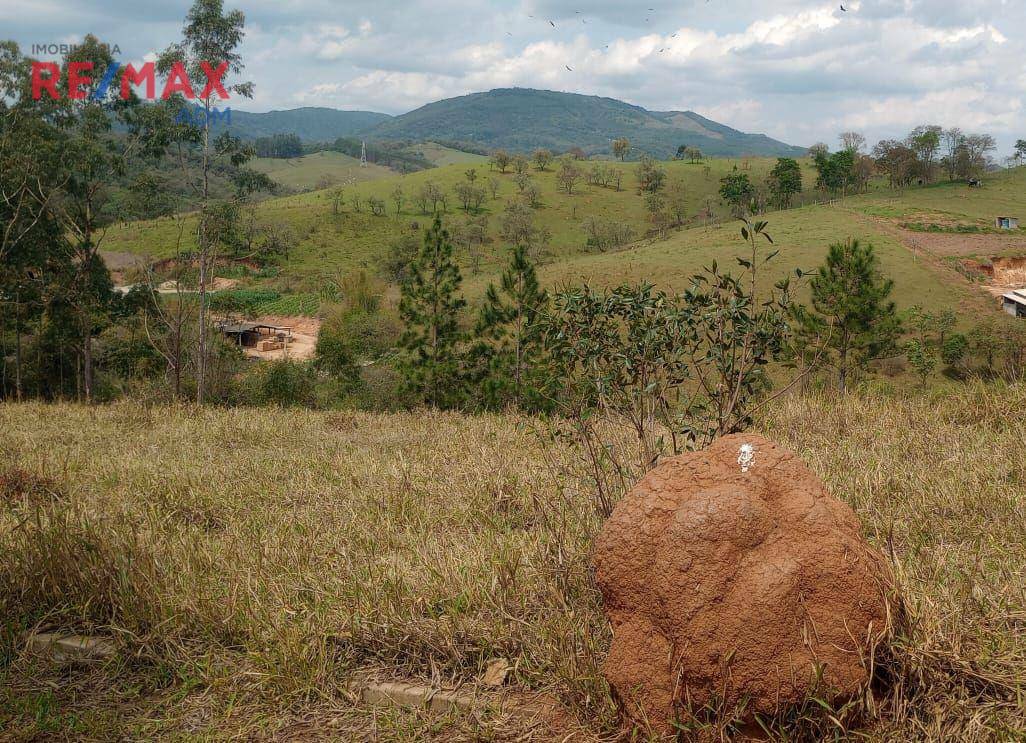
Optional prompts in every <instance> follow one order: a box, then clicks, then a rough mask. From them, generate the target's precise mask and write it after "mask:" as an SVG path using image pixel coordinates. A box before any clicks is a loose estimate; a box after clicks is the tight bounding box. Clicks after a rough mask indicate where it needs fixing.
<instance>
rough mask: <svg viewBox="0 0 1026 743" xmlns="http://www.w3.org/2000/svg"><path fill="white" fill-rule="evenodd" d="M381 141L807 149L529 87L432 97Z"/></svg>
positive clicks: (684, 115) (776, 152)
mask: <svg viewBox="0 0 1026 743" xmlns="http://www.w3.org/2000/svg"><path fill="white" fill-rule="evenodd" d="M365 134H366V136H368V137H373V138H380V139H406V140H412V141H423V140H431V139H438V138H439V137H444V138H445V139H447V140H450V141H459V142H472V143H474V144H478V145H484V146H486V147H490V148H497V147H503V148H507V149H510V150H515V151H528V150H532V149H534V148H536V147H547V148H549V149H551V150H554V151H557V152H560V151H565V150H567V149H569V148H570V147H575V146H576V147H581V148H582V149H584V150H585V151H586V152H588V153H608V152H609V150H610V143H611V142H612V140H613V139H616V138H617V137H627V138H628V139H630V140H631V145H632V147H633V149H634V152H635V153H640V152H646V153H648V154H650V155H653V156H655V157H659V158H667V157H671V156H672V155H673V154H674V153H675V152H676V151H677V148H678V147H679V146H680V145H682V144H686V145H689V146H693V147H698V148H699V149H700V150H702V152H703V153H705V154H706V155H712V156H719V157H730V156H740V155H767V156H798V155H803V154H805V148H803V147H795V146H792V145H788V144H785V143H783V142H779V141H777V140H775V139H771V138H769V137H767V136H766V135H764V134H746V133H745V132H740V131H738V130H736V129H731V128H730V127H728V126H724V125H723V124H718V123H716V122H715V121H711V120H709V119H706V118H705V117H703V116H699V115H698V114H696V113H694V112H692V111H648V110H646V109H644V108H642V107H640V106H634V105H631V104H629V103H624V102H623V101H618V100H616V99H613V98H600V97H598V96H589V95H580V94H577V93H559V92H556V91H551V90H532V89H528V88H500V89H496V90H491V91H488V92H487V93H472V94H470V95H465V96H460V97H458V98H448V99H446V100H442V101H437V102H435V103H429V104H427V105H426V106H421V107H420V108H418V109H416V110H415V111H410V112H409V113H406V114H403V115H401V116H396V117H392V118H389V119H386V120H384V121H382V122H381V123H378V124H377V125H376V126H374V127H373V128H372V129H370V130H368V131H367V132H365Z"/></svg>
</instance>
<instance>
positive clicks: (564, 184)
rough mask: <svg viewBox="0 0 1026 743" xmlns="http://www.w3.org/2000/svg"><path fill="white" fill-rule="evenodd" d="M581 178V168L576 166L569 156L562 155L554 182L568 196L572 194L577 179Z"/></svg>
mask: <svg viewBox="0 0 1026 743" xmlns="http://www.w3.org/2000/svg"><path fill="white" fill-rule="evenodd" d="M580 179H581V169H580V168H579V167H577V164H576V163H575V162H574V160H573V158H571V157H563V158H561V159H560V161H559V170H558V171H557V173H556V183H557V184H558V185H559V188H560V189H561V190H563V191H565V192H566V194H567V195H568V196H569V195H571V194H573V192H574V187H575V186H576V185H577V181H579V180H580Z"/></svg>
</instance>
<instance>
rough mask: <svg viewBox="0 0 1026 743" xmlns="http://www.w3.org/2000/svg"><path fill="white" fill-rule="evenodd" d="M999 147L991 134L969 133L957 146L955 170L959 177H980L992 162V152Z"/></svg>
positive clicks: (966, 178)
mask: <svg viewBox="0 0 1026 743" xmlns="http://www.w3.org/2000/svg"><path fill="white" fill-rule="evenodd" d="M996 147H997V142H995V141H994V137H992V136H991V135H989V134H968V135H966V136H964V137H963V138H962V141H961V142H960V143H959V145H958V147H956V148H955V162H954V171H955V175H956V176H957V177H958V178H962V179H965V180H968V179H970V178H978V177H979V176H980V175H981V174H982V173H983V172H984V171H985V170H986V169H987V166H988V164H989V163H990V153H991V152H993V151H994V149H995V148H996Z"/></svg>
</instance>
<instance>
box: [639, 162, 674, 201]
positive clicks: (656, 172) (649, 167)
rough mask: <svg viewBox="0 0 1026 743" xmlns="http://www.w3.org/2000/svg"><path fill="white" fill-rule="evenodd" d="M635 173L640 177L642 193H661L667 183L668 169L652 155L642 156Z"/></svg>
mask: <svg viewBox="0 0 1026 743" xmlns="http://www.w3.org/2000/svg"><path fill="white" fill-rule="evenodd" d="M634 174H635V175H636V176H637V179H638V190H639V191H640V192H641V193H649V194H652V193H659V192H660V191H662V190H663V186H664V184H665V183H666V171H665V170H663V168H662V167H660V166H659V164H658V163H657V162H656V161H655V160H653V159H652V158H650V157H643V158H641V162H640V163H638V167H637V168H635V171H634Z"/></svg>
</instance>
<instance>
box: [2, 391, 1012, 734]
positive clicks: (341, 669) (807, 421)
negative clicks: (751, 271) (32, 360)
mask: <svg viewBox="0 0 1026 743" xmlns="http://www.w3.org/2000/svg"><path fill="white" fill-rule="evenodd" d="M1024 409H1026V390H1024V389H1023V388H1021V387H1019V388H999V387H984V386H973V387H966V388H964V389H961V390H957V391H954V392H945V393H937V394H936V395H934V396H932V397H929V398H891V397H888V398H881V397H871V396H869V395H853V396H851V397H849V398H847V399H844V400H836V399H828V398H819V397H812V398H790V399H786V400H782V401H781V402H780V403H779V404H778V405H777V406H776V407H775V409H774V410H773V411H772V412H771V414H770V416H769V417H768V418H767V419H766V420H765V421H763V422H762V427H763V428H765V429H766V430H768V431H769V433H770V434H771V435H774V436H776V437H777V438H779V439H781V440H783V441H784V442H785V443H787V444H789V445H791V446H792V447H794V448H795V449H796V450H797V451H798V452H799V453H801V454H802V455H803V456H804V457H806V458H807V460H808V461H809V462H810V463H811V465H812V466H813V468H814V469H815V470H816V471H817V472H818V473H820V474H821V475H822V476H823V477H824V478H825V479H826V481H827V482H828V484H829V485H830V486H831V487H832V488H833V489H834V492H835V493H836V494H837V495H838V496H840V497H842V498H844V499H845V500H847V501H848V502H849V503H851V504H852V505H853V507H854V508H855V509H856V511H857V512H858V513H859V515H860V517H861V518H862V520H863V523H864V524H865V529H866V533H867V535H868V536H869V538H870V539H871V540H872V541H873V542H874V543H875V544H876V545H877V546H879V547H880V548H881V549H882V550H884V551H885V552H887V553H889V554H892V555H893V561H894V564H895V571H896V574H897V575H898V578H899V580H900V582H901V585H902V588H903V592H904V595H905V598H906V601H907V604H908V609H909V620H908V628H907V631H906V632H905V633H904V634H903V635H902V636H900V637H899V638H898V640H897V642H896V643H895V644H894V646H893V648H892V649H891V652H890V656H891V657H890V658H889V661H888V666H887V669H886V670H887V671H888V672H889V673H890V674H891V675H892V677H893V678H894V684H893V685H892V687H891V688H890V689H889V690H888V691H886V692H885V693H882V694H881V695H880V697H879V698H878V700H877V703H876V705H875V707H874V708H873V709H872V711H871V719H870V720H869V724H868V726H867V727H865V728H864V729H863V730H862V731H861V732H851V731H849V732H842V731H840V730H834V731H832V732H831V735H833V734H834V733H836V734H837V736H838V737H844V736H848V737H851V738H853V739H854V738H856V737H857V736H865V737H868V738H870V739H875V740H885V739H887V740H897V739H905V740H910V739H915V740H926V739H934V740H951V739H960V740H995V739H1012V738H1016V737H1019V736H1023V735H1026V722H1024V719H1026V701H1024V699H1026V682H1024V679H1026V631H1024V629H1026V595H1024V592H1026V588H1024V587H1026V575H1024V572H1026V546H1024V544H1026V543H1024V539H1023V534H1024V533H1026V514H1024V509H1026V506H1024V499H1023V491H1024V489H1026V488H1024V480H1026V422H1024V420H1023V418H1022V416H1021V411H1022V410H1024ZM1016 411H1020V413H1016ZM533 426H534V423H533V421H531V420H530V419H519V418H513V417H499V416H495V417H465V416H460V415H456V414H435V413H415V414H402V415H388V416H377V415H369V414H361V413H332V414H318V413H305V412H304V413H297V412H291V411H289V412H283V411H275V410H260V411H254V410H246V411H232V410H228V411H225V410H215V409H206V410H196V409H193V408H146V407H142V406H140V405H138V404H134V403H119V404H117V405H113V406H110V407H105V408H97V409H88V408H84V407H75V406H43V405H20V406H14V405H7V406H0V470H4V468H5V467H6V468H7V470H8V471H10V470H12V469H13V468H17V469H18V470H19V471H21V472H22V473H30V474H31V475H32V476H33V477H36V478H39V482H45V483H55V484H56V485H57V487H56V488H51V489H53V490H56V491H59V492H60V493H62V497H61V499H59V500H55V499H35V500H33V504H34V505H32V507H31V508H32V510H31V513H27V511H26V509H27V508H28V506H27V505H20V504H22V503H23V501H18V503H19V504H18V505H10V504H8V501H6V500H4V499H0V554H4V555H7V556H10V557H9V559H6V560H4V561H3V563H2V564H0V615H2V616H5V617H7V618H8V619H7V626H6V629H5V630H3V637H4V640H3V643H4V645H3V648H4V649H0V730H5V729H6V730H8V731H9V732H10V734H11V735H12V736H13V737H16V738H17V737H19V736H20V737H24V738H26V739H27V738H30V737H31V736H33V735H43V736H45V734H46V733H47V732H48V731H61V732H62V733H63V734H64V735H67V736H70V737H76V738H91V737H92V738H103V737H104V735H103V733H102V731H111V730H113V731H116V733H114V734H113V737H121V738H129V739H133V738H134V739H146V738H151V737H154V736H157V735H158V734H159V735H168V736H170V735H174V736H178V737H190V736H194V737H200V738H214V739H220V738H224V737H229V736H230V735H233V734H239V735H244V736H249V737H260V736H267V737H273V736H277V737H278V738H281V739H288V738H292V739H294V738H303V739H311V738H317V737H325V738H331V737H336V738H357V737H376V738H377V739H385V740H409V739H413V738H434V739H445V740H448V739H463V738H465V739H473V738H485V739H510V738H513V737H517V736H521V735H523V736H527V737H531V736H532V734H533V735H534V736H535V737H541V738H544V737H546V734H547V732H546V731H534V733H532V732H531V731H525V730H522V729H519V728H518V727H517V725H515V724H513V723H510V722H508V721H503V720H494V719H484V720H468V719H461V718H458V717H446V718H430V717H425V716H421V715H417V714H412V713H398V712H387V713H382V712H373V711H371V710H367V709H363V708H361V707H360V706H358V705H357V706H353V705H351V704H350V703H349V701H348V700H349V699H350V697H349V696H348V688H349V683H350V681H351V680H352V679H353V678H354V676H355V675H357V674H358V673H362V672H366V671H367V670H368V669H371V670H373V671H374V672H376V673H379V674H382V673H383V674H391V675H395V676H414V677H420V678H423V679H425V680H433V681H436V682H454V681H472V680H473V679H474V678H475V677H476V676H477V675H478V674H479V673H480V672H481V671H482V670H483V669H484V666H485V665H486V663H487V661H488V660H489V659H490V658H494V657H498V656H502V657H508V658H510V659H512V660H513V661H514V663H515V670H514V672H513V674H512V683H513V685H514V686H515V687H518V688H524V689H539V690H548V691H551V692H552V693H554V694H555V695H557V696H559V697H560V698H561V699H562V700H563V701H564V702H565V703H566V704H567V705H568V706H569V708H571V709H572V710H574V711H575V712H576V713H577V714H578V716H579V717H580V719H582V720H586V721H587V727H588V729H589V731H590V734H591V735H595V736H600V735H605V734H611V733H613V732H615V721H614V719H613V714H612V713H613V708H612V705H611V703H610V702H609V700H608V698H607V695H606V690H605V687H604V684H603V683H602V682H601V681H600V679H599V678H598V673H597V668H598V664H599V662H600V660H601V656H602V651H603V648H604V647H605V644H606V642H607V628H606V627H605V624H604V622H603V621H602V618H601V613H600V611H599V604H598V598H597V596H596V593H595V591H594V589H593V587H592V585H591V582H590V578H589V575H588V570H587V551H588V548H589V545H590V541H591V539H592V537H593V535H594V533H595V531H596V530H597V528H598V526H599V520H598V518H597V516H596V515H595V512H594V508H593V506H592V503H591V499H590V494H589V492H588V490H587V487H586V485H585V484H584V481H583V479H581V478H579V477H578V476H577V475H575V474H574V469H573V466H572V462H573V459H572V457H570V455H569V454H568V452H566V451H565V450H564V449H563V448H561V447H559V446H556V445H551V444H550V445H545V444H542V443H541V442H540V441H539V440H538V438H537V437H536V436H535V434H534V432H533ZM19 478H20V479H19V480H18V482H23V481H24V480H25V476H24V475H19ZM8 500H9V501H10V503H14V501H13V500H11V499H8ZM5 504H7V505H5ZM26 515H28V516H30V517H29V518H26ZM38 624H44V625H47V626H52V627H64V628H74V629H77V630H87V631H95V632H102V633H104V634H110V635H113V636H114V637H115V638H117V640H118V642H119V643H120V644H121V645H122V647H123V652H122V653H121V654H120V659H119V660H118V661H116V662H115V663H114V664H111V665H109V666H107V667H105V668H101V669H94V670H93V671H91V672H89V673H79V674H73V675H72V676H70V677H67V678H65V677H64V676H61V675H60V674H62V673H63V671H61V670H60V669H53V668H48V667H45V666H41V665H40V664H38V663H36V662H33V661H31V660H30V659H27V658H24V657H21V656H20V655H19V654H18V652H17V650H18V648H17V643H16V641H15V636H16V633H17V632H20V631H22V630H24V629H26V628H28V627H31V626H35V625H38ZM4 653H6V655H7V657H8V661H7V663H6V666H7V667H6V670H3V666H4V664H5V663H4V661H3V657H4ZM5 676H6V678H5ZM55 679H59V680H60V681H61V684H59V685H58V688H57V690H56V691H55V690H53V688H52V687H51V686H48V683H50V682H53V681H54V680H55ZM5 685H6V687H7V688H6V691H3V689H4V688H5ZM818 724H819V725H820V727H818V728H816V729H818V730H823V728H822V720H821V721H820V722H819V723H818ZM812 729H813V728H811V727H809V726H808V724H807V722H805V721H798V722H796V723H794V725H793V726H792V731H793V734H795V735H798V736H800V735H802V734H805V735H807V734H808V732H807V731H809V730H812ZM803 730H805V731H806V732H805V733H802V731H803ZM98 731H100V732H98ZM549 732H551V731H549ZM2 737H3V734H2V733H0V738H2Z"/></svg>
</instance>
